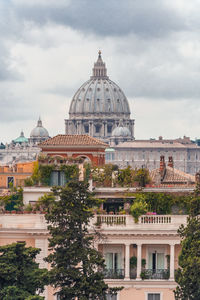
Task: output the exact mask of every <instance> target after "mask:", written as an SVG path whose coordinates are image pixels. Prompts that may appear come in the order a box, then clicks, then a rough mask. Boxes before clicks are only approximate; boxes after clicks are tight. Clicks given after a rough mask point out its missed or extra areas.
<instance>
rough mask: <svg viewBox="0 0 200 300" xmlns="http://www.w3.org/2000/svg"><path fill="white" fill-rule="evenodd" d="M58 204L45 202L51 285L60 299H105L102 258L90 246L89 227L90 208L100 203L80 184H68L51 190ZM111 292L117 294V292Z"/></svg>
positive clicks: (105, 288) (91, 241)
mask: <svg viewBox="0 0 200 300" xmlns="http://www.w3.org/2000/svg"><path fill="white" fill-rule="evenodd" d="M54 195H55V196H59V199H60V200H59V201H54V202H52V197H50V205H48V203H47V199H45V203H46V210H47V213H46V215H45V218H46V221H47V223H48V224H49V225H48V229H49V232H50V236H51V237H50V239H49V248H50V250H51V254H49V256H48V257H47V258H46V261H47V262H49V263H50V264H51V270H50V283H51V284H52V285H53V286H54V287H55V288H56V289H57V290H58V292H57V295H59V296H60V299H62V300H65V299H71V300H74V299H78V300H88V299H92V300H95V299H106V298H105V297H106V292H107V291H108V286H107V285H106V284H105V282H104V280H103V278H104V275H103V270H104V259H103V257H102V255H101V254H100V253H99V252H98V251H97V250H95V249H94V247H92V243H93V236H92V235H91V234H89V231H88V226H89V223H90V220H91V218H92V217H93V213H92V208H93V207H94V206H97V205H98V204H99V200H97V199H95V198H94V197H93V194H92V193H91V192H89V191H88V185H87V184H86V183H83V182H77V181H76V182H69V183H68V184H67V185H66V186H65V187H64V188H54ZM111 292H116V289H115V290H114V291H111Z"/></svg>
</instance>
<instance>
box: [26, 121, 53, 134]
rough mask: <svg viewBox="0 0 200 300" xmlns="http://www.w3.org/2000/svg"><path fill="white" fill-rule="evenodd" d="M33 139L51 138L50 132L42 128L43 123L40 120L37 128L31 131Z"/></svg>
mask: <svg viewBox="0 0 200 300" xmlns="http://www.w3.org/2000/svg"><path fill="white" fill-rule="evenodd" d="M30 137H31V138H49V133H48V131H47V130H46V129H45V128H44V127H43V126H42V121H41V119H40V118H39V120H38V123H37V126H36V127H35V128H34V129H33V130H32V131H31V134H30Z"/></svg>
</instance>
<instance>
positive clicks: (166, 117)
mask: <svg viewBox="0 0 200 300" xmlns="http://www.w3.org/2000/svg"><path fill="white" fill-rule="evenodd" d="M199 15H200V0H192V1H188V0H151V1H148V0H123V1H122V0H98V1H97V0H96V1H95V0H0V142H4V143H6V142H8V143H9V142H10V141H11V140H13V139H15V138H16V137H18V136H19V135H20V131H21V130H23V131H24V134H25V136H26V137H29V136H30V132H31V130H32V129H33V128H34V127H35V126H36V123H37V120H38V118H39V116H40V117H41V119H42V121H43V125H44V127H45V128H46V129H47V130H48V131H49V135H50V136H54V135H56V134H58V133H64V119H66V118H68V110H69V105H70V102H71V99H72V97H73V95H74V94H75V92H76V90H77V89H78V88H79V87H80V86H81V85H82V84H83V83H84V82H85V81H87V80H88V79H89V77H90V76H91V74H92V67H93V64H94V62H95V61H96V60H97V54H98V50H99V49H100V50H101V51H102V58H103V60H104V61H105V62H106V66H107V73H108V76H109V77H110V79H111V80H113V81H114V82H116V83H117V84H118V85H119V86H120V88H121V89H122V90H123V92H124V93H125V95H126V97H127V99H128V100H129V104H130V108H131V118H134V119H135V138H136V139H149V138H158V137H159V136H163V137H164V138H177V137H182V136H183V135H186V136H190V137H191V139H195V138H200V117H199V116H200V99H199V98H200V18H199Z"/></svg>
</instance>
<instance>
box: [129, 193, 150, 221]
mask: <svg viewBox="0 0 200 300" xmlns="http://www.w3.org/2000/svg"><path fill="white" fill-rule="evenodd" d="M146 212H147V203H146V201H145V195H144V194H138V196H137V198H136V199H135V200H134V202H133V204H132V205H131V207H130V214H131V215H132V216H133V218H134V220H135V223H138V220H139V216H141V215H143V214H145V213H146Z"/></svg>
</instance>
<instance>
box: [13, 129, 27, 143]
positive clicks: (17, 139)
mask: <svg viewBox="0 0 200 300" xmlns="http://www.w3.org/2000/svg"><path fill="white" fill-rule="evenodd" d="M13 142H14V143H15V144H22V143H28V139H27V138H26V137H25V136H24V132H23V131H21V134H20V136H19V137H18V138H16V139H15V140H13Z"/></svg>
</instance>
